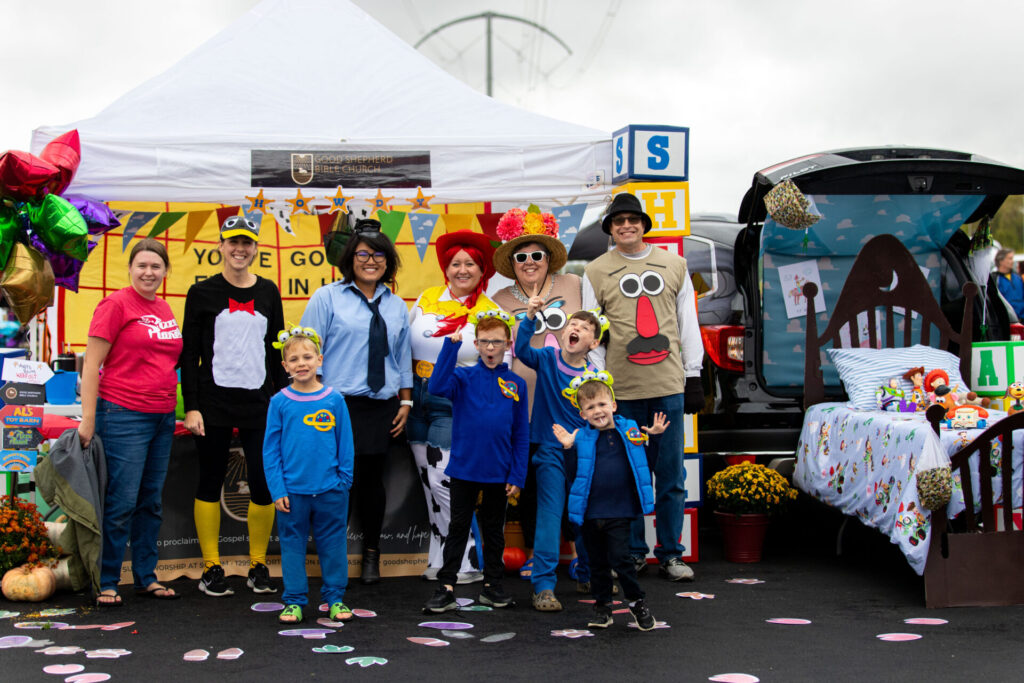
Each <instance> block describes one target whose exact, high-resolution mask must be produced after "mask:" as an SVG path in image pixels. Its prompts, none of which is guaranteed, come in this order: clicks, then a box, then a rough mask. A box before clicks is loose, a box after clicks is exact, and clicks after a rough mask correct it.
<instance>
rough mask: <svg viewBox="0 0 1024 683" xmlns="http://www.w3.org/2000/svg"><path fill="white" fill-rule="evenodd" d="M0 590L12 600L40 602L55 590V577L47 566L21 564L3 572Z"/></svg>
mask: <svg viewBox="0 0 1024 683" xmlns="http://www.w3.org/2000/svg"><path fill="white" fill-rule="evenodd" d="M0 590H3V594H4V597H5V598H7V599H8V600H11V601H14V602H42V601H43V600H46V599H47V598H49V597H50V596H52V595H53V593H54V591H56V590H57V579H56V577H55V576H54V575H53V571H52V570H51V569H50V568H49V567H33V566H30V565H27V564H23V565H21V566H20V567H15V568H14V569H11V570H10V571H8V572H7V573H6V574H4V578H3V582H2V583H0Z"/></svg>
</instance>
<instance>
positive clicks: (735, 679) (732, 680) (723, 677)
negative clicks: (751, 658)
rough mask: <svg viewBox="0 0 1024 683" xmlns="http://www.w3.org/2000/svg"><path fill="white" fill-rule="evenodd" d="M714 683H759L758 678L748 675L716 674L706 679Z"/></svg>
mask: <svg viewBox="0 0 1024 683" xmlns="http://www.w3.org/2000/svg"><path fill="white" fill-rule="evenodd" d="M708 680H709V681H715V683H760V680H761V679H760V678H758V677H757V676H751V675H750V674H717V675H715V676H712V677H711V678H709V679H708Z"/></svg>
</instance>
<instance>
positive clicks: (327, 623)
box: [316, 617, 345, 628]
mask: <svg viewBox="0 0 1024 683" xmlns="http://www.w3.org/2000/svg"><path fill="white" fill-rule="evenodd" d="M316 623H318V624H320V625H321V626H323V627H324V628H341V627H342V626H344V625H345V622H343V621H331V620H330V619H328V618H327V617H320V618H319V619H317V620H316Z"/></svg>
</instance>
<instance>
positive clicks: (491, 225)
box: [476, 213, 505, 242]
mask: <svg viewBox="0 0 1024 683" xmlns="http://www.w3.org/2000/svg"><path fill="white" fill-rule="evenodd" d="M504 215H505V214H503V213H478V214H477V215H476V219H477V221H479V222H480V229H481V230H482V231H483V233H484V234H485V235H487V236H488V237H490V238H491V241H492V242H501V238H500V237H498V221H500V220H501V217H502V216H504Z"/></svg>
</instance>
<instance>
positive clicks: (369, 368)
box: [356, 290, 388, 393]
mask: <svg viewBox="0 0 1024 683" xmlns="http://www.w3.org/2000/svg"><path fill="white" fill-rule="evenodd" d="M356 291H358V290H356ZM359 296H361V297H362V298H363V301H365V302H366V305H367V306H369V307H370V313H371V314H372V316H373V317H371V318H370V339H369V349H368V351H369V354H368V360H367V363H366V384H367V385H368V386H369V387H370V391H372V392H373V393H377V392H378V391H380V389H381V387H383V386H384V358H385V357H386V356H387V355H388V328H387V325H385V324H384V318H383V316H381V314H380V299H377V300H375V301H370V300H369V299H367V298H366V297H365V296H363V293H362V292H359Z"/></svg>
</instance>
